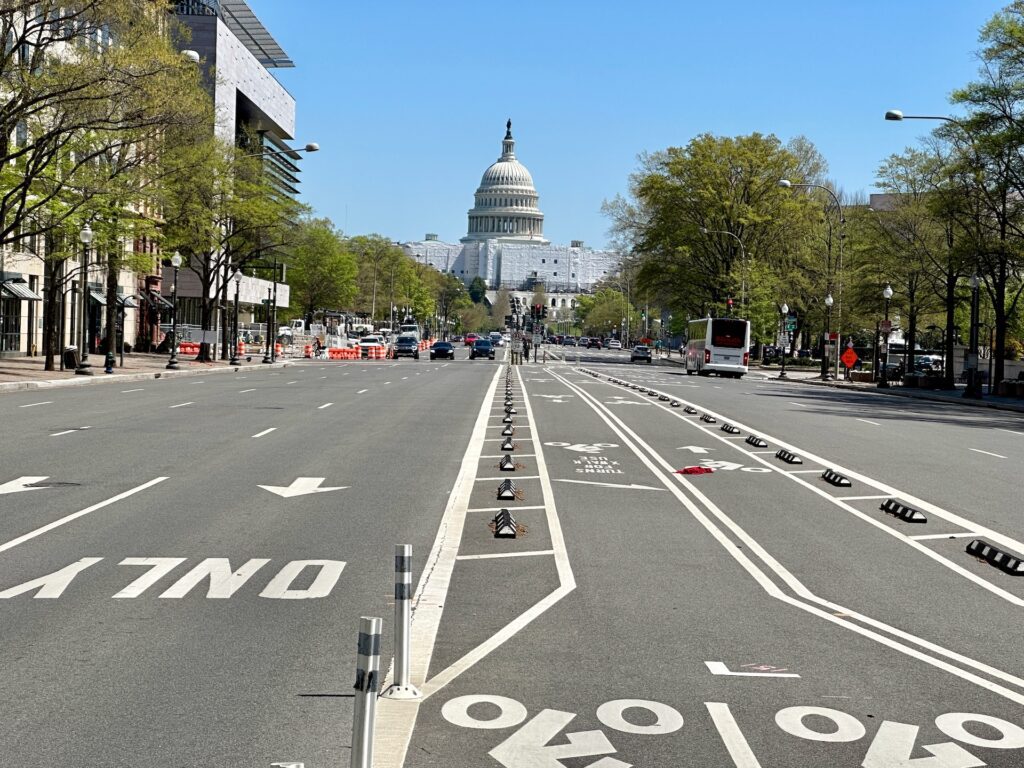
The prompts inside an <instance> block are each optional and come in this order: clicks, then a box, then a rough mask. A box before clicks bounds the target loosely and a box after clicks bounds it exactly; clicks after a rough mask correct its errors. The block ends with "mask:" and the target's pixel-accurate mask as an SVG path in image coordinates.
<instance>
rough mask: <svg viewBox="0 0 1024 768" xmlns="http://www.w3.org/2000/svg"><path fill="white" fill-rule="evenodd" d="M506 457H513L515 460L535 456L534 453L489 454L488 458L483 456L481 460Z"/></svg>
mask: <svg viewBox="0 0 1024 768" xmlns="http://www.w3.org/2000/svg"><path fill="white" fill-rule="evenodd" d="M505 456H511V457H512V458H513V459H529V458H532V457H533V456H534V454H532V453H496V454H488V455H487V456H481V457H480V458H481V459H500V458H503V457H505Z"/></svg>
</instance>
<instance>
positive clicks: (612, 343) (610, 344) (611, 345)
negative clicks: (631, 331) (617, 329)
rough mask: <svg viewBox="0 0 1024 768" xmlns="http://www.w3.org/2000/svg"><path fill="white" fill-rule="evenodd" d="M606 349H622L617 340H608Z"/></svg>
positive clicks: (620, 343)
mask: <svg viewBox="0 0 1024 768" xmlns="http://www.w3.org/2000/svg"><path fill="white" fill-rule="evenodd" d="M608 349H622V342H621V341H619V340H618V339H608Z"/></svg>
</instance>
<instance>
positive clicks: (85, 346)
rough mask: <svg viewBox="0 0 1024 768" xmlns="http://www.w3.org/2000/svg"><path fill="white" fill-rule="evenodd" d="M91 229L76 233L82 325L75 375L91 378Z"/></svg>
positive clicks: (79, 315)
mask: <svg viewBox="0 0 1024 768" xmlns="http://www.w3.org/2000/svg"><path fill="white" fill-rule="evenodd" d="M92 237H93V234H92V227H90V226H89V225H88V224H86V225H85V226H84V227H82V231H81V232H79V233H78V240H79V242H80V243H81V244H82V276H81V278H80V279H81V281H82V302H81V306H80V308H79V309H80V311H79V313H78V322H80V323H81V324H82V356H81V357H80V358H79V359H78V367H77V368H75V373H77V374H78V375H80V376H92V375H93V370H92V366H91V365H89V319H88V310H89V244H90V243H91V242H92Z"/></svg>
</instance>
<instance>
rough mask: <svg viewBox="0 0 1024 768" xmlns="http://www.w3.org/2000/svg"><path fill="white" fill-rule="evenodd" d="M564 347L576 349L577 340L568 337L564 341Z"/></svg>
mask: <svg viewBox="0 0 1024 768" xmlns="http://www.w3.org/2000/svg"><path fill="white" fill-rule="evenodd" d="M562 346H563V347H575V346H576V339H574V338H573V337H572V336H566V337H565V338H564V339H562Z"/></svg>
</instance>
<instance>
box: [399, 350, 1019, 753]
mask: <svg viewBox="0 0 1024 768" xmlns="http://www.w3.org/2000/svg"><path fill="white" fill-rule="evenodd" d="M522 375H523V378H524V379H525V382H524V383H525V388H526V398H525V403H524V404H525V405H527V406H528V407H529V408H530V410H531V411H532V412H533V415H534V419H533V423H534V428H535V430H536V435H537V442H536V444H535V445H539V446H540V450H541V451H542V452H543V455H544V462H545V464H546V469H547V472H548V475H549V480H550V488H551V490H552V497H551V501H553V502H554V505H555V506H557V510H558V520H559V521H560V527H561V529H562V534H563V535H564V540H565V544H566V552H567V555H568V561H569V565H570V567H571V569H572V574H573V582H574V585H575V588H574V589H573V590H572V591H570V592H568V593H567V594H564V595H563V596H562V597H561V598H560V599H559V600H558V601H557V602H556V603H554V604H552V605H550V606H549V607H548V608H547V609H546V610H545V611H544V612H543V613H541V614H540V615H537V616H535V617H533V618H532V620H531V621H530V622H529V623H526V624H525V625H523V626H521V627H520V628H519V629H518V630H517V631H516V632H515V633H514V634H512V635H511V636H509V637H508V638H507V639H506V640H505V642H503V643H502V644H501V645H500V647H498V648H496V649H495V650H494V651H493V652H491V653H489V654H488V655H486V656H484V657H482V658H480V659H478V660H476V661H475V663H473V664H472V665H471V666H468V667H467V668H465V669H462V670H461V671H460V673H459V674H458V675H457V676H454V677H446V678H445V682H444V684H443V685H441V686H436V685H434V686H431V685H430V683H429V679H430V677H431V676H438V675H439V674H441V675H442V676H443V670H442V669H440V666H441V665H440V664H438V665H437V666H435V665H432V666H431V669H430V673H429V675H428V685H427V690H425V693H426V694H427V698H426V699H425V700H424V701H423V702H422V704H421V705H420V707H419V714H418V720H417V725H416V729H415V731H414V734H413V738H412V742H411V744H410V748H409V750H408V753H407V757H406V761H405V765H407V766H426V765H438V764H444V765H453V766H461V765H467V766H468V765H474V766H476V765H481V764H490V765H505V766H507V767H508V768H516V767H520V766H521V767H522V768H526V766H548V767H549V768H555V767H556V766H559V765H592V766H599V767H600V768H618V767H620V766H622V765H669V764H674V763H680V762H684V763H685V762H686V761H694V762H696V761H700V762H701V763H703V764H707V765H716V766H729V765H735V766H741V767H742V768H756V767H757V766H765V768H767V766H773V765H802V766H823V767H824V766H829V767H832V766H847V765H849V766H860V765H864V766H867V768H883V766H907V767H908V768H918V766H920V768H959V767H960V766H973V765H984V764H989V765H1013V764H1016V763H1017V762H1019V760H1020V758H1021V755H1020V753H1019V752H1018V751H1016V750H1018V749H1019V748H1020V747H1024V731H1022V730H1021V729H1020V728H1019V727H1018V726H1017V725H1016V724H1015V720H1014V718H1017V717H1018V715H1019V706H1020V704H1019V703H1018V702H1010V701H1008V700H1007V699H1006V698H1004V697H1002V696H998V695H993V694H992V693H991V691H990V690H989V689H987V688H982V687H980V686H979V685H978V684H976V683H973V682H971V681H968V680H965V679H964V678H963V677H957V676H954V675H951V674H949V673H947V672H946V671H944V670H942V669H940V668H937V667H935V666H934V665H931V664H928V663H923V662H922V661H920V660H919V659H916V658H914V657H913V656H908V655H907V654H905V653H901V652H898V651H897V650H896V649H894V648H893V647H892V646H891V645H885V644H882V643H880V642H879V641H878V640H876V639H873V638H872V637H869V636H867V635H866V634H865V633H864V631H863V628H858V629H856V630H855V629H851V628H850V627H848V626H843V625H842V622H843V619H842V618H841V617H836V616H832V615H831V613H830V612H829V611H827V610H825V609H822V608H821V607H820V606H814V605H810V604H808V603H806V602H805V601H802V600H799V599H797V598H794V597H792V596H791V595H787V594H785V592H784V590H783V588H782V587H781V586H780V585H779V583H778V581H779V580H778V578H777V577H776V576H775V575H774V574H769V573H767V572H766V569H765V568H764V567H763V565H761V564H759V563H757V562H755V561H754V559H752V557H751V556H750V553H749V551H748V548H747V546H746V545H745V544H744V543H743V542H742V541H741V540H740V539H739V538H738V537H736V536H735V535H734V534H733V533H732V532H731V531H729V530H727V529H726V528H725V527H724V526H721V525H718V524H716V521H715V520H714V519H713V518H712V516H711V515H710V514H708V513H707V511H706V510H703V509H701V508H700V506H699V505H698V504H697V503H696V501H695V499H694V497H693V496H692V495H691V494H689V493H686V492H685V491H682V492H680V487H678V484H677V482H676V480H675V478H672V477H670V476H668V475H667V474H666V473H665V472H664V471H661V470H657V469H656V470H655V471H652V462H651V460H650V457H647V458H646V460H645V458H644V456H645V452H644V451H643V449H642V448H640V447H639V446H638V445H637V444H636V441H634V440H632V439H631V438H629V436H628V434H625V433H623V432H622V430H621V429H620V430H616V429H614V428H613V427H612V425H610V424H609V423H608V422H607V421H605V419H604V418H602V417H601V416H600V415H599V413H598V412H597V411H595V410H594V408H592V407H591V405H590V404H588V403H587V402H585V400H586V396H585V393H587V392H592V393H594V394H598V393H599V392H601V389H600V387H597V386H595V384H597V382H595V381H594V380H593V378H590V377H586V376H583V375H580V374H578V373H567V372H566V371H565V370H564V369H550V370H546V371H540V370H538V369H536V368H534V369H525V370H524V371H523V373H522ZM560 377H564V379H565V381H561V380H560ZM614 394H616V393H613V392H612V391H611V390H607V392H604V393H602V394H601V396H600V397H599V398H598V399H599V401H601V403H602V404H607V408H608V409H610V410H613V409H614V410H617V411H629V412H631V413H636V414H637V415H636V416H634V417H632V418H641V416H640V414H641V413H643V414H645V416H643V418H646V419H651V420H654V421H658V420H660V421H662V422H664V421H665V418H664V416H663V415H658V414H657V413H656V412H655V411H656V409H655V407H654V406H653V405H652V404H650V403H649V402H647V401H645V400H644V399H642V398H640V397H632V396H625V395H623V396H620V397H618V398H616V397H614ZM605 401H608V402H607V403H605ZM624 436H625V439H624ZM634 448H637V449H638V450H637V451H634ZM674 486H675V489H673V487H674ZM520 559H521V560H529V561H530V562H529V567H530V568H533V569H537V570H538V571H543V572H545V573H548V574H550V573H551V572H552V570H553V566H552V564H551V563H550V562H545V560H544V557H543V556H542V555H537V556H536V557H530V558H520ZM493 561H494V562H500V561H501V559H500V558H494V560H493ZM460 565H461V564H460ZM457 567H458V566H457ZM522 583H523V584H529V583H530V579H529V577H525V578H523V579H522ZM519 586H520V581H519V580H518V579H516V578H509V577H508V574H507V573H496V574H495V577H494V578H489V577H488V575H487V574H486V573H477V574H476V576H475V579H474V582H473V583H472V584H471V585H467V584H465V583H464V584H463V585H462V588H461V589H460V588H459V585H458V584H457V583H453V589H452V591H451V592H450V593H449V595H448V598H447V606H448V607H447V612H446V620H445V623H446V624H448V622H449V621H451V624H450V625H449V626H445V627H442V632H441V634H440V635H439V639H438V645H439V648H443V647H444V645H445V644H447V643H450V642H455V639H456V638H458V637H460V635H461V630H460V629H459V627H469V626H472V625H473V624H475V623H479V622H481V621H489V622H491V623H492V624H494V623H500V621H496V619H495V617H496V616H500V617H503V618H504V619H511V618H513V616H514V613H515V611H514V596H515V595H516V594H517V591H518V589H519ZM466 589H470V590H472V593H473V594H472V595H470V594H464V592H465V590H466ZM481 594H486V595H488V596H489V598H490V599H489V602H487V603H485V602H484V601H482V600H481V599H480V597H479V596H480V595H481ZM780 594H782V596H783V597H785V598H786V599H782V597H779V595H780ZM469 602H472V604H473V605H474V611H473V612H471V613H469V614H467V613H466V612H465V611H463V610H461V608H462V607H463V606H464V605H467V604H468V603H469ZM446 638H447V639H446ZM1021 700H1022V701H1024V699H1021ZM950 713H966V714H962V715H956V714H950ZM968 715H970V717H968ZM993 717H995V718H999V720H992V719H988V721H987V722H988V725H979V724H978V722H979V720H978V718H980V719H981V720H982V721H984V720H985V719H986V718H993ZM936 718H939V721H938V723H936ZM972 719H973V720H974V722H968V721H970V720H972ZM957 724H960V725H959V726H957ZM993 726H994V727H993ZM919 729H920V730H919ZM986 729H987V730H986ZM978 734H983V736H984V738H982V736H979V735H978ZM922 745H932V748H931V749H929V748H928V747H927V746H924V747H922ZM485 755H488V756H489V757H485ZM612 755H614V757H612ZM602 756H603V758H602V759H601V760H598V758H600V757H602ZM920 756H924V759H923V760H922V761H921V762H917V763H915V762H912V761H913V760H916V759H917V758H918V757H920ZM932 757H934V758H935V760H936V762H933V763H928V762H925V761H924V760H927V759H930V758H932ZM572 758H585V760H580V761H579V762H563V761H570V760H571V759H572ZM983 761H984V762H983Z"/></svg>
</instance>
